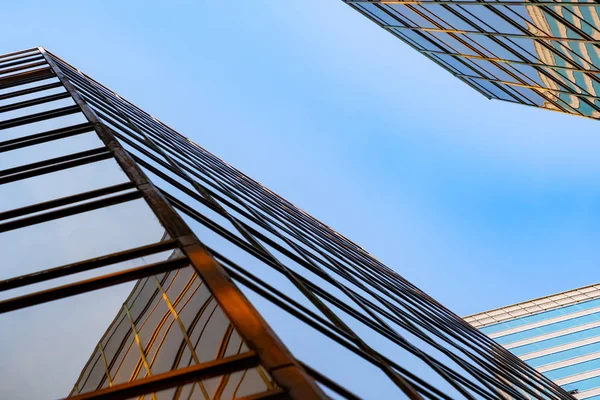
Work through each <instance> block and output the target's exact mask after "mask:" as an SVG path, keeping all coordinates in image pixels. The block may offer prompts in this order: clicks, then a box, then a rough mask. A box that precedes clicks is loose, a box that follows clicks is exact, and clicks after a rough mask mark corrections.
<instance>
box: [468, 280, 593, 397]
mask: <svg viewBox="0 0 600 400" xmlns="http://www.w3.org/2000/svg"><path fill="white" fill-rule="evenodd" d="M599 292H600V290H599V287H598V285H592V286H587V287H585V288H580V289H575V290H572V291H569V292H564V293H560V294H556V295H552V296H548V297H544V298H540V299H535V300H531V301H528V302H526V303H521V304H516V305H513V306H508V307H503V308H501V309H497V310H492V311H487V312H484V313H481V314H477V315H473V316H469V317H467V320H470V321H472V322H473V323H476V324H477V325H478V326H479V329H480V330H481V332H483V333H485V334H486V335H488V336H489V337H490V338H492V339H494V340H495V341H496V342H497V343H499V344H501V345H503V346H504V347H505V348H506V349H508V350H510V351H511V352H512V353H514V354H515V355H517V356H519V358H521V359H522V360H524V361H525V362H526V363H527V364H529V365H531V366H532V367H534V368H536V369H537V370H538V371H539V372H541V373H542V374H544V375H545V376H546V377H548V378H549V379H552V380H553V381H554V382H555V383H556V384H558V385H560V386H561V387H563V388H564V389H565V390H567V391H569V392H574V395H575V397H576V398H578V399H586V400H598V399H600V294H599ZM557 302H560V303H562V304H560V305H558V306H557ZM545 308H546V309H545ZM524 310H530V312H517V313H516V314H517V315H518V316H513V317H512V318H506V317H505V315H508V314H509V313H514V312H515V311H524ZM496 316H500V321H495V320H494V319H492V318H494V317H496ZM482 321H486V322H482Z"/></svg>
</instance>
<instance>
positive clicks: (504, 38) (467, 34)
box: [343, 0, 600, 119]
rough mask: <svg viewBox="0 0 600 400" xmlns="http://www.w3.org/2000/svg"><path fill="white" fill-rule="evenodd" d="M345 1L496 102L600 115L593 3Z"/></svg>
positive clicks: (599, 29) (598, 22)
mask: <svg viewBox="0 0 600 400" xmlns="http://www.w3.org/2000/svg"><path fill="white" fill-rule="evenodd" d="M343 1H345V2H346V3H347V4H349V5H350V6H351V7H353V8H354V9H356V10H358V11H360V12H361V13H363V14H364V15H365V16H367V17H368V18H370V19H371V20H373V21H374V22H376V23H377V24H379V25H380V26H381V27H383V28H384V29H385V30H387V31H388V32H390V33H392V34H393V35H395V36H397V37H398V38H400V39H402V40H403V41H404V42H406V43H407V44H409V45H410V46H412V47H413V48H415V49H416V50H417V51H419V52H420V53H422V54H423V55H425V56H426V57H428V58H430V59H431V60H432V61H434V62H436V63H437V64H439V65H440V66H442V67H444V68H445V69H447V70H448V71H449V72H450V73H452V74H453V75H454V76H456V77H457V78H458V79H460V80H462V81H463V82H465V83H467V84H468V85H470V86H471V87H473V88H474V89H476V90H478V91H479V92H481V93H482V94H483V95H484V96H486V97H488V98H490V99H499V100H505V101H510V102H515V103H519V104H525V105H529V106H535V107H541V108H546V109H550V110H555V111H560V112H565V113H568V114H574V115H579V116H584V117H589V118H595V119H598V118H599V117H600V98H599V97H598V93H599V89H600V47H599V45H600V13H599V10H600V5H599V4H598V3H597V2H595V1H592V0H590V1H556V2H555V1H547V0H540V1H511V0H498V1H487V0H484V1H470V0H436V1H433V0H422V1H421V0H415V1H404V0H386V1H379V0H343Z"/></svg>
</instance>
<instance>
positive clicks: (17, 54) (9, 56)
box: [0, 47, 40, 61]
mask: <svg viewBox="0 0 600 400" xmlns="http://www.w3.org/2000/svg"><path fill="white" fill-rule="evenodd" d="M26 53H31V54H26ZM22 54H26V55H22ZM36 54H40V51H39V49H38V48H37V47H32V48H30V49H24V50H19V51H13V52H12V53H6V54H2V56H0V61H2V60H6V59H11V60H12V59H18V58H23V57H31V56H34V55H36Z"/></svg>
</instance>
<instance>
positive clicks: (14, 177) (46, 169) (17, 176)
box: [0, 151, 113, 185]
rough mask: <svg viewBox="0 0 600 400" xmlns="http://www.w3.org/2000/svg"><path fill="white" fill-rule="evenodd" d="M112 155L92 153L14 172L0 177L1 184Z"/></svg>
mask: <svg viewBox="0 0 600 400" xmlns="http://www.w3.org/2000/svg"><path fill="white" fill-rule="evenodd" d="M112 157H113V155H112V153H111V152H110V151H106V152H104V153H100V154H96V155H92V156H88V157H83V158H76V159H74V160H71V161H66V162H63V163H59V164H53V165H48V166H47V167H42V168H38V169H33V170H29V171H24V172H21V173H18V174H14V175H9V176H6V177H2V178H0V185H4V184H6V183H10V182H16V181H20V180H22V179H27V178H32V177H34V176H40V175H44V174H49V173H51V172H57V171H62V170H65V169H69V168H74V167H78V166H80V165H85V164H91V163H95V162H98V161H103V160H107V159H109V158H112Z"/></svg>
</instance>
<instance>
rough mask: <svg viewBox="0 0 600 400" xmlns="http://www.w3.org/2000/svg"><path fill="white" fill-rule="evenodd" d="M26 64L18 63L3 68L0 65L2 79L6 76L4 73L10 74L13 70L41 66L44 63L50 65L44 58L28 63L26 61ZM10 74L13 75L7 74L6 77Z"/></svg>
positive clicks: (0, 77)
mask: <svg viewBox="0 0 600 400" xmlns="http://www.w3.org/2000/svg"><path fill="white" fill-rule="evenodd" d="M27 61H30V60H27ZM24 64H25V65H17V66H14V67H12V68H7V69H2V67H1V66H0V79H2V78H4V77H3V76H2V75H5V74H10V73H11V72H17V71H22V70H24V69H29V68H35V67H41V66H42V65H48V64H47V63H46V61H43V60H42V61H38V62H34V63H31V64H27V63H24ZM9 76H11V75H7V76H6V77H7V78H8V77H9Z"/></svg>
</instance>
